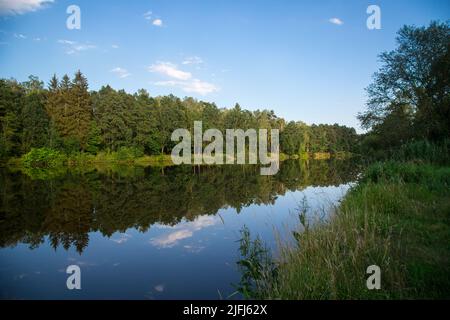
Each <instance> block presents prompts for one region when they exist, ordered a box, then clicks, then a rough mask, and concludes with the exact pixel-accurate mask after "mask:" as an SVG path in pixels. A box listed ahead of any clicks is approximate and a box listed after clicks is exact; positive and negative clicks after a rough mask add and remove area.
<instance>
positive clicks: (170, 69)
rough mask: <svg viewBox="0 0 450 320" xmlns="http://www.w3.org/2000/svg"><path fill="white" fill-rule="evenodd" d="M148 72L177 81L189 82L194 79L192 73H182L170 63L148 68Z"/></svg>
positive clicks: (160, 63) (159, 63)
mask: <svg viewBox="0 0 450 320" xmlns="http://www.w3.org/2000/svg"><path fill="white" fill-rule="evenodd" d="M148 70H149V71H150V72H155V73H159V74H162V75H165V76H168V77H170V78H174V79H177V80H188V79H190V78H191V77H192V74H191V73H190V72H186V71H182V70H180V69H178V68H177V66H176V65H174V64H173V63H170V62H158V63H157V64H153V65H151V66H150V67H148Z"/></svg>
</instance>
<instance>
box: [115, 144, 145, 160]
mask: <svg viewBox="0 0 450 320" xmlns="http://www.w3.org/2000/svg"><path fill="white" fill-rule="evenodd" d="M142 156H144V151H142V150H141V149H139V148H134V147H121V148H120V149H119V150H118V151H117V152H116V154H115V158H116V160H118V161H127V160H134V159H136V158H139V157H142Z"/></svg>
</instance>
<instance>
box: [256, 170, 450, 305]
mask: <svg viewBox="0 0 450 320" xmlns="http://www.w3.org/2000/svg"><path fill="white" fill-rule="evenodd" d="M449 190H450V168H440V167H434V166H431V165H426V166H423V165H420V164H415V163H397V162H388V163H384V164H383V163H378V164H375V165H373V166H372V167H370V168H369V169H368V170H367V171H366V173H365V175H364V177H363V178H362V180H361V181H360V183H359V184H358V185H357V186H356V187H355V188H354V189H352V190H351V191H350V192H349V193H348V194H347V196H346V197H345V199H344V201H343V202H342V203H341V205H340V206H339V207H338V208H336V210H335V212H334V214H333V217H332V219H331V221H329V222H328V223H326V224H324V225H320V226H318V227H313V228H308V229H306V230H305V231H304V232H302V233H296V234H295V239H296V245H295V246H292V245H290V246H289V245H282V247H281V249H280V258H279V259H278V260H277V261H276V264H277V266H276V269H277V272H275V273H268V274H273V275H274V276H272V277H269V278H267V279H266V280H265V282H264V284H263V285H261V284H259V283H258V282H256V283H255V289H254V290H255V291H256V292H257V296H258V297H264V298H269V299H400V298H450V191H449ZM370 265H377V266H379V267H380V268H381V289H380V290H368V288H367V286H366V280H367V278H368V276H369V275H367V274H366V270H367V267H368V266H370Z"/></svg>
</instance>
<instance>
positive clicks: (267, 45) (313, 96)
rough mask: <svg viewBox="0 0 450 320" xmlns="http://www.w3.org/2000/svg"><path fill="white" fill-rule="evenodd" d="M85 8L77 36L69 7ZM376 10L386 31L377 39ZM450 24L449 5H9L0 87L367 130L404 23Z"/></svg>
mask: <svg viewBox="0 0 450 320" xmlns="http://www.w3.org/2000/svg"><path fill="white" fill-rule="evenodd" d="M71 5H76V6H78V7H79V9H80V13H81V15H80V29H69V28H68V27H67V23H66V22H67V20H68V18H70V16H71V14H70V13H67V9H68V7H69V6H71ZM369 5H378V6H379V8H380V10H381V29H375V30H369V29H368V28H367V25H366V21H367V19H368V17H369V15H370V14H368V13H367V12H366V11H367V8H368V6H369ZM448 19H450V1H448V0H384V1H381V0H371V1H365V0H319V1H317V0H316V1H313V0H295V1H294V0H292V1H288V0H267V1H265V0H246V1H238V0H190V1H187V0H146V1H139V0H133V1H130V0H128V1H124V0H121V1H119V0H108V1H107V0H97V1H84V0H80V1H75V0H69V1H66V0H53V1H44V0H0V78H11V77H12V78H15V79H17V80H18V81H25V80H27V78H28V76H29V75H31V74H32V75H36V76H38V77H39V78H40V79H41V80H43V81H44V82H45V83H48V81H49V79H50V77H51V76H52V75H53V74H57V75H58V76H59V77H61V76H62V75H64V74H66V73H67V74H69V75H73V74H74V73H75V72H76V71H77V70H81V71H82V72H83V73H84V74H85V75H86V76H87V78H88V81H89V86H90V89H91V90H98V89H100V88H101V86H102V85H107V84H109V85H111V86H112V87H113V88H116V89H125V90H126V91H127V92H130V93H133V92H135V91H137V90H138V89H140V88H144V89H146V90H147V91H148V92H149V93H150V94H151V95H152V96H157V95H165V94H170V93H173V94H174V95H176V96H179V97H185V96H193V97H195V98H197V99H200V100H204V101H209V102H215V103H216V104H217V105H218V106H219V107H226V108H230V107H233V106H234V104H235V103H237V102H238V103H239V104H240V105H241V107H243V108H246V109H249V110H256V109H271V110H274V111H275V113H276V114H277V115H278V116H281V117H283V118H285V119H287V120H295V121H304V122H306V123H308V124H312V123H330V124H333V123H339V124H342V125H348V126H352V127H355V128H357V129H358V130H359V124H358V121H357V119H356V115H357V113H358V112H360V111H362V110H364V108H365V103H366V100H367V96H366V93H365V90H364V88H366V87H367V86H368V85H369V84H370V82H371V79H372V74H373V73H374V72H375V71H376V70H377V69H378V68H379V67H380V62H379V60H378V55H379V54H380V53H381V52H383V51H387V50H393V49H394V48H395V36H396V32H397V31H398V30H399V29H400V28H401V27H402V26H403V25H405V24H408V25H416V26H425V25H428V24H429V23H430V21H432V20H440V21H447V20H448Z"/></svg>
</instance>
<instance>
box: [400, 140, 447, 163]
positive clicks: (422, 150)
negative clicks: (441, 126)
mask: <svg viewBox="0 0 450 320" xmlns="http://www.w3.org/2000/svg"><path fill="white" fill-rule="evenodd" d="M392 159H393V160H397V161H413V160H421V161H424V162H427V163H435V164H449V163H450V140H444V141H442V142H440V143H430V142H428V141H426V140H420V141H413V142H410V143H406V144H404V145H402V146H401V147H400V148H399V149H397V150H395V151H394V152H393V153H392Z"/></svg>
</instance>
